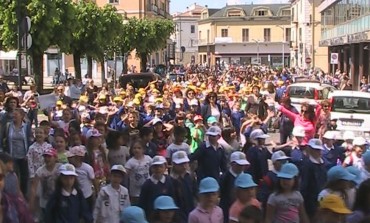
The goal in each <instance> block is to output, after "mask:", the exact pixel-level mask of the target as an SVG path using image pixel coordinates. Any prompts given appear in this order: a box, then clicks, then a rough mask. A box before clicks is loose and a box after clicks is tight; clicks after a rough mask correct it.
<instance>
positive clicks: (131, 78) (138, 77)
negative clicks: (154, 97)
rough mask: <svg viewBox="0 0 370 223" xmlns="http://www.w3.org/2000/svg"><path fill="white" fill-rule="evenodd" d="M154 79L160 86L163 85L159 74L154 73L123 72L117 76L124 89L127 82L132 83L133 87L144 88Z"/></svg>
mask: <svg viewBox="0 0 370 223" xmlns="http://www.w3.org/2000/svg"><path fill="white" fill-rule="evenodd" d="M155 80H157V81H158V82H159V84H160V87H162V86H163V84H162V78H161V76H160V75H159V74H156V73H150V72H146V73H134V74H123V75H121V76H120V77H119V83H120V85H121V86H122V87H123V88H124V89H126V86H127V84H130V85H132V86H133V87H134V88H135V89H139V88H145V87H147V86H148V84H149V83H150V82H152V81H155Z"/></svg>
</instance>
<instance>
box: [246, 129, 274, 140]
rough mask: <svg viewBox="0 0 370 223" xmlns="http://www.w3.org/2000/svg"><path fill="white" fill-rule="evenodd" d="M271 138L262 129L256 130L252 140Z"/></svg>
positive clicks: (252, 133) (252, 134)
mask: <svg viewBox="0 0 370 223" xmlns="http://www.w3.org/2000/svg"><path fill="white" fill-rule="evenodd" d="M269 137H270V136H269V135H267V134H265V133H264V132H263V131H262V129H255V130H253V131H252V132H251V135H250V138H252V139H267V138H269Z"/></svg>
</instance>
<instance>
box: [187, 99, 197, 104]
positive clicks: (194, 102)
mask: <svg viewBox="0 0 370 223" xmlns="http://www.w3.org/2000/svg"><path fill="white" fill-rule="evenodd" d="M189 105H190V106H198V100H197V99H191V100H190V102H189Z"/></svg>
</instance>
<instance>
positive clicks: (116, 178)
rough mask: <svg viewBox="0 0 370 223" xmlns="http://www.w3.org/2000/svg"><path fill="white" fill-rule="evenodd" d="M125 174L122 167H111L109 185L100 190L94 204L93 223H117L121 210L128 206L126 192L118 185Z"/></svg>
mask: <svg viewBox="0 0 370 223" xmlns="http://www.w3.org/2000/svg"><path fill="white" fill-rule="evenodd" d="M125 174H126V170H125V168H124V167H123V166H122V165H113V166H112V168H111V175H110V184H108V185H107V186H105V187H103V188H102V189H101V190H100V192H99V195H98V198H97V199H96V202H95V209H94V219H95V223H105V222H111V223H119V222H120V214H121V212H122V210H123V209H125V208H126V207H128V206H130V197H129V194H128V190H127V189H126V188H125V187H124V186H122V185H120V183H121V182H122V180H123V177H124V175H125Z"/></svg>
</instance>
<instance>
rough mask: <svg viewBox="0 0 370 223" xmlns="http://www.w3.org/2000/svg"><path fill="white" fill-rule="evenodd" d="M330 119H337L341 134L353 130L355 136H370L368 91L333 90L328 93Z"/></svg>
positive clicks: (369, 99)
mask: <svg viewBox="0 0 370 223" xmlns="http://www.w3.org/2000/svg"><path fill="white" fill-rule="evenodd" d="M329 100H330V102H331V112H330V115H331V119H332V120H333V119H336V120H337V130H339V131H340V132H341V133H342V135H343V132H345V131H353V132H354V133H355V136H363V137H365V138H366V139H369V138H370V93H368V92H361V91H333V92H331V93H329Z"/></svg>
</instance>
